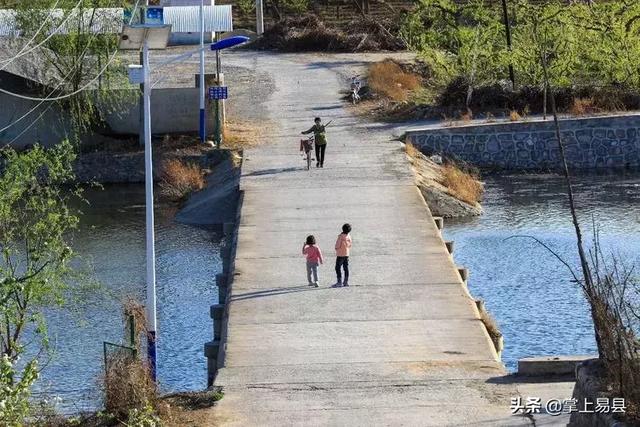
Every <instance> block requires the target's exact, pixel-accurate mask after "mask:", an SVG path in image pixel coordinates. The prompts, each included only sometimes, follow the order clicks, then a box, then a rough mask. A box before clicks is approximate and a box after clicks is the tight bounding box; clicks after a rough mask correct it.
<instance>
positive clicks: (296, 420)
mask: <svg viewBox="0 0 640 427" xmlns="http://www.w3.org/2000/svg"><path fill="white" fill-rule="evenodd" d="M313 58H314V57H313V56H310V55H273V54H262V53H255V52H244V53H238V54H233V55H232V56H231V57H230V59H229V61H232V62H235V63H238V64H240V65H243V66H249V67H254V68H255V69H256V70H260V72H261V73H268V74H269V75H271V76H272V79H273V81H274V87H275V91H274V92H273V93H272V94H270V95H266V94H256V98H255V100H249V104H250V103H251V102H252V101H253V102H255V103H256V105H257V104H260V105H261V106H262V108H265V109H266V111H267V112H268V116H269V120H270V121H271V126H270V127H269V129H268V133H265V134H264V135H263V138H264V140H265V143H264V145H262V146H260V147H258V148H255V149H251V150H248V151H246V152H245V160H244V165H243V169H242V180H241V189H242V190H243V191H244V203H243V206H242V218H241V223H240V228H239V236H238V249H237V257H236V271H235V273H236V274H235V277H234V281H233V284H232V293H231V303H230V307H229V319H228V329H227V336H226V342H225V346H226V357H225V359H224V361H223V366H222V367H221V369H220V370H219V373H218V376H217V379H216V382H215V384H216V385H217V386H221V387H222V388H223V391H224V398H223V399H222V401H221V402H220V403H219V405H218V406H217V407H216V408H215V410H214V411H213V415H212V419H211V423H212V425H213V424H215V425H233V426H258V425H259V426H287V425H305V426H316V425H317V426H325V425H331V426H382V425H389V426H400V425H402V426H467V425H468V426H485V425H487V426H488V425H501V426H517V425H529V420H528V419H527V418H523V417H521V416H512V415H511V413H510V410H509V404H510V398H511V397H514V396H516V395H517V391H516V389H515V386H514V385H510V384H504V383H501V382H500V381H499V380H496V378H497V377H500V376H502V375H504V373H505V371H504V368H503V365H502V364H501V363H500V362H499V361H498V360H497V356H496V353H495V350H494V348H493V346H492V344H491V342H490V340H489V337H488V335H487V333H486V331H485V329H484V326H483V325H482V323H481V322H480V320H479V318H478V313H477V311H476V308H475V305H474V302H473V300H472V299H471V298H470V297H469V296H468V294H467V292H466V289H465V288H464V285H463V283H462V282H461V280H460V277H459V275H458V274H457V272H456V270H455V266H454V261H453V259H452V258H451V257H450V256H449V255H448V253H447V252H446V249H445V246H444V243H443V241H442V239H441V237H440V233H439V231H438V229H437V228H436V226H435V224H434V222H433V219H432V217H431V214H430V213H429V210H428V208H427V207H426V205H425V203H424V201H423V199H422V196H421V195H420V193H419V191H418V190H417V188H416V187H415V185H414V181H413V175H412V172H411V170H410V166H409V163H408V162H407V161H406V159H405V154H404V152H403V150H402V148H401V144H400V143H399V142H397V141H391V140H390V135H391V131H390V129H388V128H387V127H386V126H384V125H381V124H366V123H363V122H362V121H361V120H359V119H358V118H356V117H355V116H354V115H353V114H352V113H351V110H350V109H351V107H349V106H346V105H345V104H344V103H343V102H341V101H340V100H339V97H340V93H339V92H340V90H344V89H346V88H347V87H348V82H347V80H345V78H344V74H345V73H344V69H345V67H347V68H348V67H351V66H352V67H354V69H355V68H357V67H358V66H359V59H358V58H359V57H358V56H357V55H353V56H345V55H343V56H342V57H341V58H342V59H341V60H340V61H337V60H334V61H333V62H332V61H330V60H328V59H327V58H319V59H318V60H317V61H315V60H313ZM225 61H226V59H225ZM340 70H342V75H341V74H340ZM245 102H246V100H245ZM315 116H320V117H322V119H323V121H324V122H327V121H329V120H333V122H332V124H331V126H330V127H329V128H328V131H327V139H328V147H327V152H326V161H325V167H324V168H323V169H316V168H315V167H314V168H312V170H311V171H307V170H305V162H304V161H303V160H302V157H301V156H300V154H299V151H298V148H299V140H300V138H301V136H300V131H302V130H306V129H307V128H309V127H310V126H311V125H312V124H313V118H314V117H315ZM345 222H348V223H350V224H351V225H352V227H353V232H352V238H353V249H352V254H351V260H350V267H351V279H350V284H351V286H350V287H349V288H338V289H334V288H330V287H329V286H330V285H331V284H332V283H334V282H335V281H336V278H335V273H334V268H333V264H334V262H335V254H334V250H333V245H334V242H335V240H336V237H337V236H338V234H339V232H340V228H341V226H342V224H343V223H345ZM445 226H446V225H445ZM308 234H314V235H315V236H316V239H317V241H318V244H319V246H320V248H321V249H322V250H323V252H324V255H325V257H326V263H325V265H324V266H322V267H321V268H320V278H321V283H320V287H319V288H311V287H309V286H307V282H306V276H305V260H304V258H303V257H302V256H301V254H300V251H301V247H302V243H303V241H304V240H305V237H306V236H307V235H308Z"/></svg>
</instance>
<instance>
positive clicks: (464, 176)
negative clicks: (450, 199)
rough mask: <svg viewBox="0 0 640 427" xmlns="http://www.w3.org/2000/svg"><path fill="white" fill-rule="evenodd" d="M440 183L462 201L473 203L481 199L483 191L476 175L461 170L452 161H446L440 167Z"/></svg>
mask: <svg viewBox="0 0 640 427" xmlns="http://www.w3.org/2000/svg"><path fill="white" fill-rule="evenodd" d="M440 183H441V184H442V185H444V186H445V187H447V188H448V190H449V191H450V192H451V194H452V195H453V196H455V197H457V198H458V199H460V200H462V201H463V202H466V203H469V204H472V205H475V204H476V203H479V202H480V201H481V200H482V194H483V192H484V188H483V186H482V183H481V182H480V181H479V180H478V178H477V177H476V176H474V175H472V174H471V173H469V172H465V171H463V170H462V169H460V168H458V167H457V166H456V165H454V164H453V163H447V164H445V165H444V166H443V167H442V179H441V182H440Z"/></svg>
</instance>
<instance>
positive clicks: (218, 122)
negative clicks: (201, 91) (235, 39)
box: [216, 33, 222, 149]
mask: <svg viewBox="0 0 640 427" xmlns="http://www.w3.org/2000/svg"><path fill="white" fill-rule="evenodd" d="M218 34H219V33H216V43H217V42H219V41H220V37H219V35H218ZM216 85H217V86H218V87H220V50H216ZM221 106H222V102H221V101H220V100H219V99H216V148H218V149H220V143H221V142H222V120H221V118H220V115H221V113H222V111H221Z"/></svg>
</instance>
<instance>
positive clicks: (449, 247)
mask: <svg viewBox="0 0 640 427" xmlns="http://www.w3.org/2000/svg"><path fill="white" fill-rule="evenodd" d="M444 245H445V246H446V247H447V252H449V254H453V240H447V241H446V242H444Z"/></svg>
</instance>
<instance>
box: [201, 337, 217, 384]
mask: <svg viewBox="0 0 640 427" xmlns="http://www.w3.org/2000/svg"><path fill="white" fill-rule="evenodd" d="M219 350H220V341H218V340H214V341H209V342H207V343H205V344H204V355H205V357H206V358H207V387H211V385H212V384H213V381H214V380H215V378H216V374H217V373H218V354H219Z"/></svg>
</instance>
